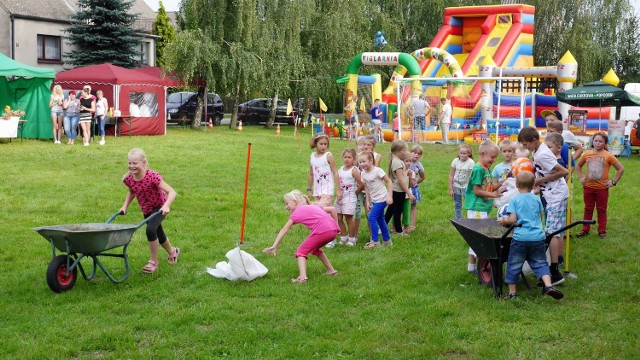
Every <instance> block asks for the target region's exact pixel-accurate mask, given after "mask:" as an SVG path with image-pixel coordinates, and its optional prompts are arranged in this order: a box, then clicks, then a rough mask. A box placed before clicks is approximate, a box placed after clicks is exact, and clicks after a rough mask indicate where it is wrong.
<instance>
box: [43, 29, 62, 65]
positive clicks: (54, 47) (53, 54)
mask: <svg viewBox="0 0 640 360" xmlns="http://www.w3.org/2000/svg"><path fill="white" fill-rule="evenodd" d="M38 61H42V62H60V61H62V41H61V38H60V36H51V35H38Z"/></svg>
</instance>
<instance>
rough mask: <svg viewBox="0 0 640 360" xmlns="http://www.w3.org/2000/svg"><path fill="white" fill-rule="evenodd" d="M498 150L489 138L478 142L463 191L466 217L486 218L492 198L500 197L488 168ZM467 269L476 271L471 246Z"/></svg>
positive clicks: (490, 207)
mask: <svg viewBox="0 0 640 360" xmlns="http://www.w3.org/2000/svg"><path fill="white" fill-rule="evenodd" d="M499 150H500V149H499V148H498V145H496V144H495V143H494V142H493V141H491V140H485V141H483V142H482V144H480V149H479V151H480V159H479V160H478V162H477V163H476V164H475V165H474V166H473V170H472V171H471V177H470V178H469V185H467V192H466V193H465V200H464V208H465V209H466V210H467V218H468V219H487V218H488V217H489V213H490V212H491V209H493V199H496V198H499V197H500V189H496V190H493V187H494V186H493V185H494V179H493V177H492V176H491V171H490V170H489V168H490V167H491V165H492V164H493V163H494V162H495V161H496V158H497V157H498V152H499ZM467 271H469V272H470V273H475V271H476V253H475V252H474V251H473V250H472V249H471V248H469V263H468V264H467Z"/></svg>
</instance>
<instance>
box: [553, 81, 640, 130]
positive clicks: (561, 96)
mask: <svg viewBox="0 0 640 360" xmlns="http://www.w3.org/2000/svg"><path fill="white" fill-rule="evenodd" d="M556 97H557V98H558V101H562V102H563V103H566V104H569V105H573V106H579V107H600V108H601V107H609V106H614V107H615V108H616V119H619V118H620V108H621V107H623V106H640V98H639V97H637V96H635V95H632V94H630V93H628V92H626V91H625V90H623V89H621V88H619V87H617V86H613V85H611V84H609V83H606V82H604V81H592V82H590V83H586V84H584V85H582V86H578V87H576V88H573V89H570V90H567V91H563V92H559V93H557V94H556ZM601 120H602V119H601ZM598 124H601V122H598ZM599 130H600V125H598V131H599Z"/></svg>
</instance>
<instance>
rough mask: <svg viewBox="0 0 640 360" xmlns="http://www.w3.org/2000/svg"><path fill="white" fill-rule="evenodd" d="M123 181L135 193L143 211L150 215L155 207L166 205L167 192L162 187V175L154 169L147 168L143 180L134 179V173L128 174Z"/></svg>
mask: <svg viewBox="0 0 640 360" xmlns="http://www.w3.org/2000/svg"><path fill="white" fill-rule="evenodd" d="M122 182H123V183H124V184H125V185H126V186H127V187H128V188H129V190H130V191H131V192H132V193H134V194H135V196H136V198H137V199H138V205H140V209H141V210H142V213H143V214H144V215H145V216H147V215H150V214H151V212H152V211H153V209H154V208H156V207H160V206H162V205H164V203H165V202H166V201H167V193H165V192H164V191H162V189H160V187H159V186H160V183H162V176H161V175H160V174H158V173H157V172H155V171H153V170H147V171H146V172H145V174H144V177H143V178H142V180H140V181H137V180H134V179H133V174H129V175H127V176H126V177H125V178H124V179H123V180H122Z"/></svg>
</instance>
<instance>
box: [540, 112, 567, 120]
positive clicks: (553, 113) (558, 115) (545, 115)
mask: <svg viewBox="0 0 640 360" xmlns="http://www.w3.org/2000/svg"><path fill="white" fill-rule="evenodd" d="M540 115H542V117H544V118H546V117H547V116H549V115H553V116H555V117H557V118H558V120H562V114H560V111H558V110H544V111H543V112H541V113H540Z"/></svg>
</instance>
